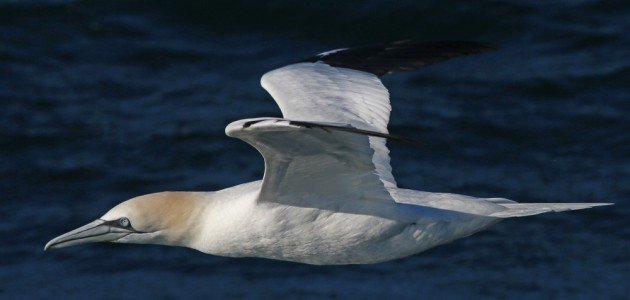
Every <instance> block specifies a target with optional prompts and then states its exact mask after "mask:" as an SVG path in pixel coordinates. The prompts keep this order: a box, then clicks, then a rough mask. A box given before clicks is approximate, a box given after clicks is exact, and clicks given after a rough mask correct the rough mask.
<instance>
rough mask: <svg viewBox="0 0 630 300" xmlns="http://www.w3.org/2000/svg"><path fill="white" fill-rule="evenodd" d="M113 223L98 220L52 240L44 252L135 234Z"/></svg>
mask: <svg viewBox="0 0 630 300" xmlns="http://www.w3.org/2000/svg"><path fill="white" fill-rule="evenodd" d="M114 223H115V222H112V221H104V220H101V219H98V220H96V221H94V222H92V223H89V224H87V225H84V226H81V227H79V228H77V229H75V230H72V231H70V232H68V233H65V234H62V235H60V236H58V237H56V238H54V239H52V240H51V241H50V242H48V243H47V244H46V246H44V251H46V250H48V249H55V248H63V247H68V246H73V245H79V244H86V243H96V242H111V241H115V240H118V239H120V238H122V237H124V236H126V235H128V234H130V233H134V232H135V231H134V230H133V229H131V228H130V229H126V228H120V227H117V226H114Z"/></svg>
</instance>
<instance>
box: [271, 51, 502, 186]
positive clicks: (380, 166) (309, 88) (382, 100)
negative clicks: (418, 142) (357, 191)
mask: <svg viewBox="0 0 630 300" xmlns="http://www.w3.org/2000/svg"><path fill="white" fill-rule="evenodd" d="M492 49H493V47H491V46H489V45H487V44H484V43H477V42H415V41H410V40H405V41H396V42H389V43H380V44H375V45H368V46H361V47H354V48H344V49H338V50H332V51H327V52H324V53H321V54H318V55H316V56H313V57H311V58H309V59H306V60H304V61H303V62H300V63H296V64H292V65H288V66H286V67H282V68H279V69H276V70H273V71H270V72H268V73H266V74H265V75H264V76H263V77H262V79H261V84H262V86H263V87H264V88H265V89H266V90H267V91H268V92H269V94H271V96H272V97H273V98H274V100H275V101H276V103H278V106H280V110H281V111H282V114H283V116H284V117H285V118H286V119H291V120H301V121H310V122H333V123H342V124H349V125H351V126H353V127H355V128H359V129H365V130H372V131H377V132H382V133H387V132H388V131H387V124H388V122H389V114H390V111H391V105H390V102H389V92H388V91H387V89H386V88H385V86H383V83H382V82H381V80H380V79H379V78H378V76H381V75H384V74H386V73H389V72H394V71H408V70H413V69H416V68H419V67H422V66H426V65H429V64H432V63H435V62H439V61H442V60H446V59H448V58H451V57H455V56H461V55H467V54H474V53H480V52H485V51H489V50H492ZM369 144H370V147H371V148H372V150H373V152H374V154H373V157H372V163H373V165H374V170H375V172H376V174H377V175H378V176H379V179H380V181H381V182H382V184H383V185H384V186H385V187H396V181H395V180H394V177H393V175H392V172H391V171H392V169H391V166H390V158H389V150H388V149H387V146H386V145H385V140H384V139H381V138H377V137H370V138H369Z"/></svg>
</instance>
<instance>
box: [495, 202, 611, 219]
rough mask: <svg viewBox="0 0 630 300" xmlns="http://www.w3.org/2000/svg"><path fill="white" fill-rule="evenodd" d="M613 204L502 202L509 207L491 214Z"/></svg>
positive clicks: (529, 213)
mask: <svg viewBox="0 0 630 300" xmlns="http://www.w3.org/2000/svg"><path fill="white" fill-rule="evenodd" d="M612 204H614V203H501V204H500V205H501V206H503V207H505V208H507V209H506V210H504V211H500V212H496V213H493V214H491V215H490V216H492V217H497V218H513V217H526V216H532V215H537V214H542V213H546V212H560V211H567V210H577V209H586V208H591V207H595V206H604V205H612Z"/></svg>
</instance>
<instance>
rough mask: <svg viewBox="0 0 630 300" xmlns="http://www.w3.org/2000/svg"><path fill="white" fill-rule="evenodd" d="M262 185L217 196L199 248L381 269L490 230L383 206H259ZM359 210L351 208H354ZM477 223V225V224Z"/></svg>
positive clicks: (467, 221)
mask: <svg viewBox="0 0 630 300" xmlns="http://www.w3.org/2000/svg"><path fill="white" fill-rule="evenodd" d="M259 184H260V183H259V182H255V183H249V184H246V185H241V186H237V187H236V188H237V189H238V191H236V192H237V193H232V192H229V191H228V192H224V191H221V192H218V193H217V194H216V195H214V196H213V197H221V196H222V197H224V198H223V199H213V200H214V201H216V202H217V203H223V204H217V205H216V206H215V207H214V208H212V209H210V210H209V211H208V213H207V214H206V216H205V223H206V224H205V225H204V226H205V231H204V232H203V236H202V237H200V239H198V240H197V242H196V243H195V245H193V248H196V249H198V250H200V251H202V252H206V253H210V254H215V255H222V256H232V257H263V258H271V259H281V260H289V261H296V262H302V263H310V264H359V263H376V262H381V261H386V260H391V259H394V258H399V257H404V256H408V255H411V254H414V253H417V252H420V251H422V250H425V249H428V248H431V247H434V246H437V245H439V244H443V243H446V242H448V241H451V240H453V239H455V238H457V237H458V236H460V235H468V234H470V233H472V232H463V231H458V230H457V228H472V227H471V226H470V225H475V226H474V228H482V227H487V226H489V225H490V223H488V224H483V222H481V221H479V220H480V219H474V218H463V219H462V218H460V219H459V220H457V221H453V222H449V221H436V220H435V219H434V216H430V215H426V216H422V215H418V214H422V212H420V213H416V212H411V213H410V212H409V210H408V209H406V210H405V208H404V206H400V207H398V206H397V205H385V204H381V203H371V205H377V206H381V207H380V209H379V211H380V212H381V213H379V214H365V213H361V214H359V213H351V212H344V210H345V211H348V210H347V209H344V208H343V207H342V208H340V209H339V210H326V209H320V208H312V207H297V206H289V205H284V204H280V203H273V202H262V203H259V202H256V201H255V199H256V196H257V187H259ZM237 194H238V196H237V197H232V196H233V195H237ZM335 202H339V201H335ZM365 202H366V201H360V202H359V203H358V204H357V205H361V204H362V203H365ZM353 205H354V204H353V203H348V206H353ZM401 207H403V208H402V209H401ZM370 209H372V210H374V209H375V208H373V207H371V208H370ZM415 219H418V220H415ZM471 222H472V223H471ZM475 222H477V224H473V223H475ZM480 222H481V223H480Z"/></svg>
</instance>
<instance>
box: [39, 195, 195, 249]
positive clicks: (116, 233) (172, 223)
mask: <svg viewBox="0 0 630 300" xmlns="http://www.w3.org/2000/svg"><path fill="white" fill-rule="evenodd" d="M195 194H196V193H184V192H163V193H155V194H148V195H144V196H140V197H136V198H133V199H130V200H127V201H125V202H122V203H120V204H118V205H116V206H115V207H114V208H112V209H110V210H109V211H108V212H107V213H106V214H104V215H103V216H102V217H100V218H98V219H96V220H95V221H93V222H91V223H89V224H87V225H84V226H81V227H79V228H77V229H75V230H72V231H70V232H68V233H65V234H62V235H60V236H58V237H56V238H54V239H52V240H51V241H50V242H48V243H47V244H46V246H45V247H44V250H48V249H54V248H62V247H67V246H73V245H78V244H85V243H94V242H117V243H134V244H163V245H186V244H187V243H188V242H189V241H188V240H187V239H189V238H190V237H191V234H192V233H194V232H195V228H194V227H195V224H194V223H195V222H194V218H195V216H196V215H197V214H198V211H199V207H198V205H197V204H198V201H196V198H197V197H195Z"/></svg>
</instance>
